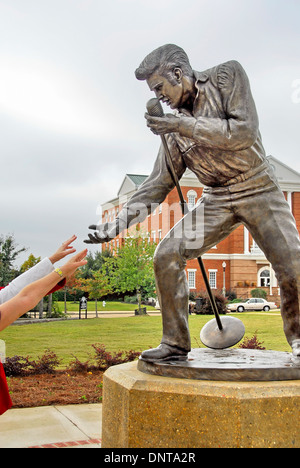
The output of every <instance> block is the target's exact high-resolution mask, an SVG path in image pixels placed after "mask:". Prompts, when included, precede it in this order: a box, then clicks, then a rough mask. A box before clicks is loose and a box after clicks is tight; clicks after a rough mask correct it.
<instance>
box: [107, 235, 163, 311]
mask: <svg viewBox="0 0 300 468" xmlns="http://www.w3.org/2000/svg"><path fill="white" fill-rule="evenodd" d="M155 249H156V244H150V243H149V241H148V239H147V238H145V237H144V236H142V234H141V233H140V231H138V230H137V235H135V236H131V237H128V238H126V239H125V242H124V245H123V246H122V247H121V248H120V249H119V250H118V251H117V255H115V256H113V257H111V258H107V259H105V263H104V265H103V268H106V269H107V273H108V276H109V282H110V285H111V287H112V289H113V290H114V291H116V292H121V293H124V292H127V291H128V292H132V291H136V294H137V298H138V305H139V307H138V310H139V313H141V298H142V293H144V294H145V295H148V296H150V295H153V293H154V291H155V279H154V271H153V256H154V251H155Z"/></svg>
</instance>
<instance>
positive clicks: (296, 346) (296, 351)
mask: <svg viewBox="0 0 300 468" xmlns="http://www.w3.org/2000/svg"><path fill="white" fill-rule="evenodd" d="M292 350H293V357H294V358H299V359H300V340H294V341H293V342H292Z"/></svg>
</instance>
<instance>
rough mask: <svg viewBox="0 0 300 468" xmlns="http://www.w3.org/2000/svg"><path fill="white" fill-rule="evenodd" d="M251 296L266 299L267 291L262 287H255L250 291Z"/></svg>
mask: <svg viewBox="0 0 300 468" xmlns="http://www.w3.org/2000/svg"><path fill="white" fill-rule="evenodd" d="M251 296H252V297H260V298H262V299H267V292H266V291H265V290H264V289H260V288H255V289H252V291H251Z"/></svg>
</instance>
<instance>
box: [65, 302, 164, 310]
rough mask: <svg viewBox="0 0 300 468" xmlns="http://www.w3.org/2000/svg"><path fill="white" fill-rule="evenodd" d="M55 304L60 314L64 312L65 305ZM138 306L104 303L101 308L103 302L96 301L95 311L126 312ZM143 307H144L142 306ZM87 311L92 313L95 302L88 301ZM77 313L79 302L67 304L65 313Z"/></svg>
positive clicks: (122, 303) (153, 308) (152, 308)
mask: <svg viewBox="0 0 300 468" xmlns="http://www.w3.org/2000/svg"><path fill="white" fill-rule="evenodd" d="M56 304H57V305H58V307H59V310H60V311H61V312H64V310H65V304H64V302H60V301H58V302H56ZM137 307H138V306H137V304H128V303H125V302H114V301H111V302H106V305H105V307H103V302H102V301H98V303H97V309H98V312H112V311H116V310H117V311H126V310H129V311H131V310H134V309H136V308H137ZM142 307H144V306H142ZM87 310H88V311H90V312H93V311H95V310H96V306H95V302H94V301H88V303H87ZM147 310H156V309H155V307H151V306H147ZM78 311H79V302H67V312H78Z"/></svg>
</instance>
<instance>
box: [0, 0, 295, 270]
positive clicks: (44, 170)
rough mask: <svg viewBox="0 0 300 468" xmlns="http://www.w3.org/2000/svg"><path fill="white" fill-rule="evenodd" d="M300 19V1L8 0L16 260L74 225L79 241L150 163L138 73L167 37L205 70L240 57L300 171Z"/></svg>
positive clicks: (287, 159) (3, 24)
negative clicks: (127, 179) (130, 177)
mask: <svg viewBox="0 0 300 468" xmlns="http://www.w3.org/2000/svg"><path fill="white" fill-rule="evenodd" d="M299 20H300V1H299V0H188V1H185V2H184V1H183V0H180V1H179V0H151V1H149V0H145V1H144V0H109V1H108V2H104V0H0V63H1V71H0V134H1V140H0V141H1V169H2V171H1V175H2V177H1V186H0V187H1V189H0V190H1V196H0V213H1V221H0V222H1V228H0V234H2V235H7V234H13V235H14V236H15V239H16V241H17V243H18V244H19V246H20V247H23V246H25V247H27V248H28V250H27V252H26V253H25V254H24V255H23V256H20V258H19V261H18V262H17V264H20V263H22V262H23V261H24V260H25V259H26V258H27V257H28V255H29V254H30V253H33V254H34V255H35V256H42V257H44V256H47V255H50V254H51V253H53V252H54V251H55V250H56V248H58V246H59V245H60V244H61V243H62V241H63V240H66V239H67V238H69V237H70V236H71V235H72V234H76V235H77V236H78V241H77V242H76V244H75V246H76V248H77V249H78V250H81V249H83V248H84V247H85V244H83V240H84V238H86V235H87V233H88V225H89V224H91V223H95V222H97V221H98V219H99V206H100V205H101V204H102V203H104V202H106V201H108V200H110V199H112V198H114V197H115V196H116V194H117V191H118V189H119V187H120V185H121V183H122V181H123V178H124V176H125V174H126V173H136V174H148V173H149V172H150V170H151V168H152V165H153V162H154V160H155V158H156V154H157V150H158V147H159V141H160V140H159V137H157V136H155V135H153V134H152V133H151V132H150V131H149V129H148V128H147V127H146V125H145V119H144V112H145V104H146V102H147V100H148V99H149V98H151V97H152V95H151V93H150V91H149V89H148V88H147V85H146V83H145V82H142V81H138V80H136V78H135V76H134V71H135V69H136V68H137V67H138V65H139V64H140V62H141V61H142V60H143V58H144V57H145V56H146V55H147V54H148V53H149V52H151V51H152V50H153V49H155V48H157V47H158V46H160V45H163V44H166V43H170V42H171V43H175V44H177V45H179V46H181V47H183V49H184V50H185V51H186V52H187V54H188V55H189V57H190V61H191V64H192V66H193V68H194V69H196V70H199V71H201V70H205V69H207V68H210V67H213V66H215V65H218V64H220V63H222V62H225V61H227V60H231V59H235V60H238V61H239V62H240V63H241V64H242V65H243V67H244V68H245V69H246V72H247V74H248V76H249V78H250V82H251V87H252V92H253V95H254V98H255V101H256V106H257V109H258V113H259V118H260V127H261V132H262V136H263V141H264V146H265V149H266V152H267V154H272V155H273V156H275V157H276V158H277V159H279V160H281V161H282V162H284V163H285V164H287V165H288V166H291V167H292V168H293V169H295V170H297V171H299V172H300V158H299V115H300V61H299V52H300V40H299V39H300V28H299ZM98 248H99V247H92V248H91V249H90V250H91V251H93V252H94V251H95V249H98Z"/></svg>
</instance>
